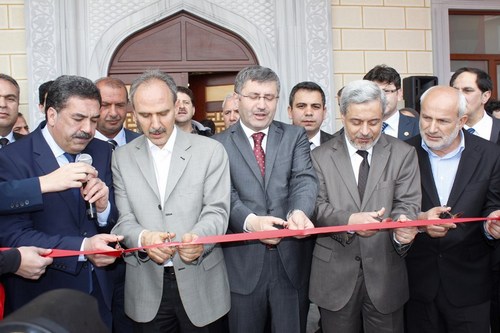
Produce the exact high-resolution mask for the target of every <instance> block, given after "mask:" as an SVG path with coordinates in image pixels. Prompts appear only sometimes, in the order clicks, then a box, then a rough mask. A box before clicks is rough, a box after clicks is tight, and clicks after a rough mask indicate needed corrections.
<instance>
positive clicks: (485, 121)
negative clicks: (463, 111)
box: [464, 111, 493, 141]
mask: <svg viewBox="0 0 500 333" xmlns="http://www.w3.org/2000/svg"><path fill="white" fill-rule="evenodd" d="M492 127H493V119H492V118H491V117H490V116H489V115H488V114H487V113H486V111H483V118H481V120H480V121H478V122H477V123H476V124H475V125H474V126H472V128H473V129H474V133H473V134H474V135H477V136H479V137H481V138H483V139H485V140H488V141H490V138H491V128H492ZM464 128H465V129H466V130H467V129H469V128H470V127H469V126H467V125H464Z"/></svg>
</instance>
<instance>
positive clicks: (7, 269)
mask: <svg viewBox="0 0 500 333" xmlns="http://www.w3.org/2000/svg"><path fill="white" fill-rule="evenodd" d="M20 265H21V252H19V250H18V249H10V250H6V251H0V275H2V274H6V273H15V272H17V270H18V269H19V266H20Z"/></svg>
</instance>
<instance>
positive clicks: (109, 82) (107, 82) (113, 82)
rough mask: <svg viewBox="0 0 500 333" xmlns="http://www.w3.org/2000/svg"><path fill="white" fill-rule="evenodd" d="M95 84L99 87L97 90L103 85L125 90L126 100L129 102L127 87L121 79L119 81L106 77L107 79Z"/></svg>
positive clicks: (97, 81) (104, 78)
mask: <svg viewBox="0 0 500 333" xmlns="http://www.w3.org/2000/svg"><path fill="white" fill-rule="evenodd" d="M94 83H95V85H96V86H97V88H99V85H100V84H102V85H104V86H108V87H111V88H115V89H123V90H125V98H126V99H127V101H128V91H127V87H126V86H125V83H124V82H123V81H122V80H120V79H118V78H116V77H109V76H106V77H101V78H100V79H98V80H96V81H95V82H94Z"/></svg>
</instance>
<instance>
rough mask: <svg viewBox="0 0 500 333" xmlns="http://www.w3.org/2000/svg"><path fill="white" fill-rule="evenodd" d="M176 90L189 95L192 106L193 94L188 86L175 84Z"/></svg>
mask: <svg viewBox="0 0 500 333" xmlns="http://www.w3.org/2000/svg"><path fill="white" fill-rule="evenodd" d="M177 92H178V93H184V94H186V95H188V96H189V98H190V99H191V104H192V105H193V106H194V94H193V91H192V90H191V89H189V88H186V87H183V86H177Z"/></svg>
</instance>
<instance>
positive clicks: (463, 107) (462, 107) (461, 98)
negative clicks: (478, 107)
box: [420, 86, 467, 118]
mask: <svg viewBox="0 0 500 333" xmlns="http://www.w3.org/2000/svg"><path fill="white" fill-rule="evenodd" d="M439 87H443V86H432V87H430V88H429V89H427V90H426V91H424V93H423V94H422V96H420V105H422V103H423V102H424V100H425V99H426V98H427V95H428V94H429V91H432V90H434V89H436V88H439ZM453 90H455V91H456V93H457V98H458V118H461V117H462V116H463V115H465V113H466V112H467V99H466V98H465V95H464V94H463V93H462V92H461V91H460V90H458V89H453Z"/></svg>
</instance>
